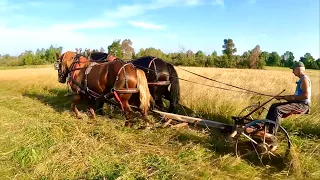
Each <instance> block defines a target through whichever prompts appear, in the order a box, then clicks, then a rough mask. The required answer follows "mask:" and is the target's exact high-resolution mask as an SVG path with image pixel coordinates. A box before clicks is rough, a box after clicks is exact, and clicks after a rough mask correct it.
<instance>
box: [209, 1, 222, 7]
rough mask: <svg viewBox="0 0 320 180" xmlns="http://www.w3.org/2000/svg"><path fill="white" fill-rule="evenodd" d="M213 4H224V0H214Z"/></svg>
mask: <svg viewBox="0 0 320 180" xmlns="http://www.w3.org/2000/svg"><path fill="white" fill-rule="evenodd" d="M212 4H213V5H219V6H224V0H213V1H212Z"/></svg>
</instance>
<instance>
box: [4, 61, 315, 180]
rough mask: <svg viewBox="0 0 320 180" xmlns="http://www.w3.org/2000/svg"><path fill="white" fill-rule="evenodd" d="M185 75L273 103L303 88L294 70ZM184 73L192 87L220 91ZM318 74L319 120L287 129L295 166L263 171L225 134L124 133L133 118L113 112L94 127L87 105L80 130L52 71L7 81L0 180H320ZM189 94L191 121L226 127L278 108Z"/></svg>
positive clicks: (203, 92)
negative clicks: (250, 111)
mask: <svg viewBox="0 0 320 180" xmlns="http://www.w3.org/2000/svg"><path fill="white" fill-rule="evenodd" d="M184 68H186V69H188V70H191V71H193V72H195V73H199V74H202V75H205V76H207V77H211V78H213V79H217V80H219V81H222V82H226V83H230V84H233V85H237V86H241V87H244V88H247V89H251V90H255V91H258V92H261V93H266V94H277V93H278V92H280V91H281V90H283V89H286V93H288V94H290V93H293V91H294V88H295V81H296V80H297V79H296V78H295V77H294V76H293V74H292V73H291V71H290V70H274V69H273V70H238V69H217V68H192V67H184ZM177 70H178V73H179V76H180V77H182V78H184V79H189V80H192V81H196V82H198V83H205V84H208V85H216V86H220V85H219V84H216V83H213V82H210V81H208V80H203V79H201V78H199V77H195V76H193V75H190V74H188V73H186V72H184V71H182V70H180V69H179V68H177ZM308 74H309V75H310V77H311V80H312V83H313V89H312V97H313V99H312V110H311V113H310V114H309V115H299V116H296V115H295V116H292V117H289V118H286V119H284V120H283V121H282V124H283V125H284V126H285V127H286V128H287V129H288V131H289V133H290V135H291V138H292V142H293V145H294V151H293V152H292V153H291V161H290V164H288V165H283V166H277V165H272V164H271V165H270V166H260V165H255V164H253V162H250V161H247V160H245V159H237V158H235V157H234V156H233V155H232V154H231V152H232V147H230V146H229V145H228V144H226V143H225V142H224V141H223V139H222V140H220V138H221V137H222V136H220V135H219V133H218V132H215V133H216V134H215V133H214V134H211V133H210V131H207V130H201V129H194V128H190V129H189V128H183V129H177V130H173V129H170V128H164V129H162V128H157V129H154V130H139V129H137V128H133V129H129V128H124V127H123V122H124V121H123V120H124V118H123V117H122V116H121V115H119V114H118V111H117V110H116V109H114V108H111V107H109V106H105V109H104V110H105V111H106V112H107V116H105V117H98V118H97V119H96V120H91V119H89V118H88V117H87V116H86V113H85V108H86V106H85V104H84V105H83V106H81V109H82V110H83V114H84V120H77V119H76V118H75V117H74V116H73V114H72V113H71V109H70V101H69V99H68V98H67V97H64V94H65V93H66V92H67V89H66V85H65V84H64V85H62V84H59V83H58V82H57V73H56V71H54V70H53V69H52V68H36V69H16V70H5V71H0V114H1V116H0V159H1V160H0V179H13V178H16V179H103V178H105V179H284V178H286V179H317V178H318V177H319V175H320V170H319V169H320V163H319V162H320V147H319V146H320V141H319V138H318V137H317V136H319V132H320V131H319V129H320V127H319V119H320V115H319V96H320V95H319V94H320V89H319V77H320V74H319V71H310V72H308ZM223 87H225V86H223ZM181 89H182V92H181V95H182V97H181V100H182V102H181V103H182V104H183V105H184V106H186V107H188V108H189V110H186V112H187V113H188V115H190V116H197V117H204V118H207V119H213V120H216V121H221V122H230V123H231V120H230V117H231V116H232V115H237V113H239V112H240V111H241V109H242V108H244V107H246V106H248V105H250V104H252V103H254V102H257V101H258V100H261V101H264V100H267V99H268V98H267V97H260V96H253V95H250V94H245V93H236V92H230V91H225V90H220V89H215V88H209V87H204V86H200V85H195V84H190V83H188V82H181ZM273 102H275V101H273ZM269 105H270V104H268V106H269ZM179 113H180V114H185V111H183V109H182V108H181V111H180V112H179ZM150 116H151V115H150ZM154 120H156V118H154Z"/></svg>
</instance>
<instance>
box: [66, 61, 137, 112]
mask: <svg viewBox="0 0 320 180" xmlns="http://www.w3.org/2000/svg"><path fill="white" fill-rule="evenodd" d="M117 60H119V59H117ZM119 61H120V62H121V63H122V66H121V68H120V69H119V71H118V73H117V76H116V81H115V83H114V85H113V87H112V88H111V91H110V92H108V93H107V94H99V93H97V92H95V91H93V90H91V89H90V88H89V87H88V74H89V73H90V72H91V70H92V68H93V67H94V66H96V65H98V64H100V63H97V62H92V63H90V64H89V66H88V67H83V68H79V67H78V66H79V63H82V62H81V61H80V55H79V56H78V55H77V56H76V57H75V58H74V61H73V62H72V64H71V70H70V72H69V74H68V83H69V84H70V86H71V85H72V83H74V84H76V85H77V86H78V87H79V88H80V91H77V94H80V93H81V94H83V95H85V96H86V97H87V98H89V99H90V100H100V99H103V100H107V99H109V98H110V97H111V95H114V97H115V98H116V99H117V101H118V102H119V103H120V105H121V108H122V110H124V108H123V104H122V103H121V100H120V97H119V94H127V93H128V94H132V93H138V92H139V89H138V85H137V86H136V88H128V78H127V73H126V70H125V66H127V65H131V66H132V67H134V68H135V66H134V65H133V64H132V63H125V62H123V61H121V60H119ZM99 62H101V61H99ZM80 69H86V70H85V77H84V85H81V83H79V82H77V81H76V80H75V71H76V70H80ZM135 69H136V68H135ZM121 70H123V73H124V79H125V88H124V89H117V88H116V87H115V85H116V83H117V82H118V80H119V74H120V73H121Z"/></svg>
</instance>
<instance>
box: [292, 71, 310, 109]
mask: <svg viewBox="0 0 320 180" xmlns="http://www.w3.org/2000/svg"><path fill="white" fill-rule="evenodd" d="M303 78H307V80H308V81H309V86H308V89H309V94H308V98H307V99H305V100H302V101H303V102H306V103H311V80H310V78H309V77H308V76H307V75H305V74H304V75H303V76H301V77H300V79H299V81H298V82H297V87H296V91H295V93H294V95H295V96H300V95H302V94H303V90H302V88H301V83H302V79H303Z"/></svg>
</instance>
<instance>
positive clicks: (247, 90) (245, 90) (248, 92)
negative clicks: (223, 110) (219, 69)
mask: <svg viewBox="0 0 320 180" xmlns="http://www.w3.org/2000/svg"><path fill="white" fill-rule="evenodd" d="M135 66H137V67H139V68H142V69H145V70H148V71H153V72H155V70H152V69H151V68H146V67H143V66H139V65H135ZM175 67H178V66H175ZM178 68H180V67H178ZM180 69H182V68H180ZM182 70H184V71H187V72H188V73H191V74H194V75H196V76H199V77H202V78H205V79H208V80H210V81H214V82H218V83H221V84H224V85H227V86H231V87H234V88H237V89H241V90H244V91H237V90H233V89H227V88H223V87H217V86H213V85H206V84H202V83H198V82H194V81H190V80H187V79H183V78H179V77H173V76H170V75H168V74H165V73H160V72H158V74H163V75H166V76H169V77H170V78H177V79H179V80H182V81H186V82H190V83H194V84H199V85H203V86H207V87H213V88H217V89H222V90H227V91H233V92H239V93H247V94H256V95H262V96H267V97H273V96H272V95H269V94H264V93H259V92H255V91H252V90H249V89H245V88H241V87H238V86H234V85H231V84H228V83H223V82H221V81H217V80H214V79H211V78H208V77H205V76H202V75H200V74H196V73H194V72H191V71H188V70H185V69H182ZM155 73H156V72H155Z"/></svg>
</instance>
